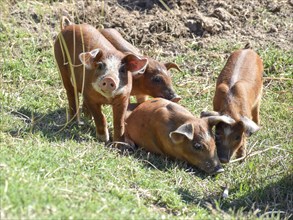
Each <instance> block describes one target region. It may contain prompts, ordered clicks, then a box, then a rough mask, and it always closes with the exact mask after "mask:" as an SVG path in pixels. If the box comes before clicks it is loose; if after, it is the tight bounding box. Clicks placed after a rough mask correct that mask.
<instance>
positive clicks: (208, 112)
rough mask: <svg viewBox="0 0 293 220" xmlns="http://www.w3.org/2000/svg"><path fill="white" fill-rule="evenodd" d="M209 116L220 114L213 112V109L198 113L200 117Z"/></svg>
mask: <svg viewBox="0 0 293 220" xmlns="http://www.w3.org/2000/svg"><path fill="white" fill-rule="evenodd" d="M209 116H220V113H219V112H215V111H202V112H201V113H200V117H201V118H205V117H209Z"/></svg>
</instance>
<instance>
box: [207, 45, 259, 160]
mask: <svg viewBox="0 0 293 220" xmlns="http://www.w3.org/2000/svg"><path fill="white" fill-rule="evenodd" d="M262 76H263V63H262V60H261V58H260V57H259V56H258V55H257V54H256V53H255V52H254V51H253V50H251V49H241V50H237V51H236V52H234V53H232V55H231V56H230V57H229V59H228V61H227V63H226V65H225V67H224V69H223V70H222V72H221V73H220V75H219V78H218V80H217V85H216V93H215V96H214V101H213V105H214V112H202V117H205V116H211V115H214V116H215V115H216V116H219V115H228V116H230V117H231V118H233V119H234V120H235V121H236V122H235V123H234V124H229V123H224V122H222V123H219V124H218V125H217V126H216V145H217V151H218V156H219V158H220V161H221V162H222V163H228V162H229V161H230V159H231V157H232V156H233V155H234V153H236V157H237V158H240V157H243V156H245V155H246V146H245V143H246V137H247V136H250V135H251V134H253V133H254V132H256V131H258V130H259V129H260V127H259V126H258V124H259V107H260V99H261V95H262V88H263V83H262Z"/></svg>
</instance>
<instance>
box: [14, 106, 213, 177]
mask: <svg viewBox="0 0 293 220" xmlns="http://www.w3.org/2000/svg"><path fill="white" fill-rule="evenodd" d="M11 114H12V115H14V116H15V117H18V118H20V119H22V120H23V122H24V126H22V127H21V128H15V129H13V130H9V131H8V132H9V133H10V134H11V135H12V136H14V137H24V136H25V135H27V134H30V133H32V134H41V136H42V137H43V138H45V139H47V140H48V141H49V142H56V141H65V140H75V141H77V142H86V141H91V140H95V141H97V143H98V140H97V139H96V138H95V137H96V134H95V126H94V123H93V120H84V117H82V120H83V121H84V125H78V124H77V122H76V121H73V122H71V123H66V118H67V115H66V109H65V108H62V109H57V110H55V111H49V112H47V113H46V114H40V113H38V112H37V113H36V112H32V111H30V110H28V109H26V108H20V109H18V110H17V111H13V112H11ZM109 131H110V133H111V131H112V128H109ZM101 144H102V143H101ZM103 145H104V144H103ZM111 148H112V149H113V150H117V149H116V148H115V147H111ZM118 152H119V153H120V154H122V155H123V154H126V155H131V156H133V157H135V158H137V159H139V160H140V161H141V162H142V163H143V165H144V167H145V168H146V169H158V170H161V171H168V170H170V169H174V168H176V167H178V168H179V169H181V170H184V171H186V172H188V173H190V174H192V175H196V176H198V177H200V178H202V179H205V178H207V177H209V176H208V175H207V174H206V173H204V172H203V171H201V170H199V169H197V168H196V167H193V166H190V165H189V164H188V163H187V162H184V161H180V160H176V159H171V158H170V157H167V156H163V155H157V154H154V153H149V152H147V151H145V150H143V149H131V150H130V149H127V148H126V149H118Z"/></svg>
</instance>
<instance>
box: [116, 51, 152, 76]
mask: <svg viewBox="0 0 293 220" xmlns="http://www.w3.org/2000/svg"><path fill="white" fill-rule="evenodd" d="M122 63H125V64H126V69H127V70H128V71H130V72H132V75H133V76H134V75H137V74H139V73H140V74H141V73H144V71H145V69H146V67H147V65H148V59H147V58H144V57H139V56H136V55H134V54H128V55H126V56H125V57H124V58H123V60H122Z"/></svg>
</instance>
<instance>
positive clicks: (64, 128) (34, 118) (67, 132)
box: [9, 108, 95, 142]
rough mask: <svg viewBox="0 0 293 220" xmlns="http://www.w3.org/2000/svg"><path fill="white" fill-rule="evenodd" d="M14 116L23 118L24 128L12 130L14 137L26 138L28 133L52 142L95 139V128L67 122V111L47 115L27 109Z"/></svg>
mask: <svg viewBox="0 0 293 220" xmlns="http://www.w3.org/2000/svg"><path fill="white" fill-rule="evenodd" d="M11 114H12V115H14V116H16V117H18V118H21V119H22V120H23V121H24V124H25V125H24V126H23V127H21V128H20V129H15V130H10V131H9V133H10V134H11V135H12V136H24V135H26V134H27V133H33V134H35V133H41V135H42V137H44V138H46V139H48V140H49V141H50V142H54V141H64V140H76V141H78V142H81V141H89V140H90V139H93V138H94V137H95V128H94V126H93V125H92V124H91V123H90V122H89V121H85V123H84V125H78V124H77V122H76V121H75V120H73V121H72V122H70V123H67V121H66V118H67V116H66V109H65V108H62V109H58V110H55V111H49V112H48V113H46V114H40V113H36V112H32V111H30V110H28V109H26V108H21V109H19V110H18V111H13V112H11Z"/></svg>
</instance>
